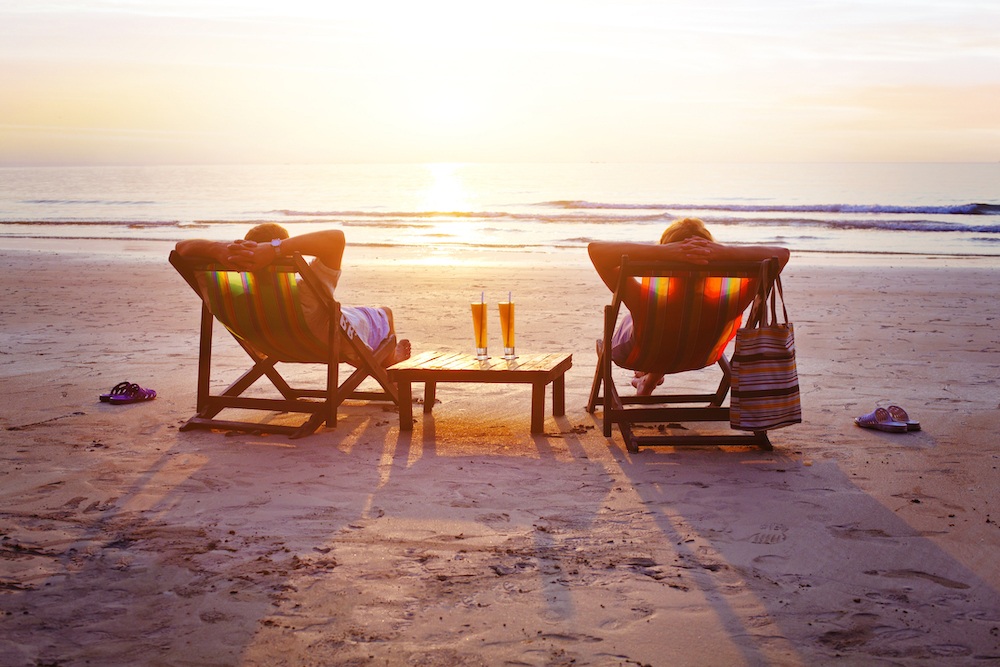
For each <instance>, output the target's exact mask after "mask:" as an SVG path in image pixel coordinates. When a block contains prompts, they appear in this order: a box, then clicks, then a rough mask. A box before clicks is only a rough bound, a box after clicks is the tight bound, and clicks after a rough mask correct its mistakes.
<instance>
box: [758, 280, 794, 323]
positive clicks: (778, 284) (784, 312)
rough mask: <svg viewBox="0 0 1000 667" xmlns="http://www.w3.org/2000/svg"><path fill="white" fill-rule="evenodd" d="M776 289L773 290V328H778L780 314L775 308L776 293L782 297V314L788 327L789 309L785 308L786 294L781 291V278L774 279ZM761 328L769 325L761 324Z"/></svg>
mask: <svg viewBox="0 0 1000 667" xmlns="http://www.w3.org/2000/svg"><path fill="white" fill-rule="evenodd" d="M774 287H775V289H773V290H771V326H778V312H777V309H776V308H775V293H777V295H778V296H780V297H781V314H782V315H784V317H785V321H784V325H785V326H788V309H787V308H785V293H784V291H783V290H782V289H781V276H775V277H774ZM761 326H767V323H766V322H765V323H763V324H761Z"/></svg>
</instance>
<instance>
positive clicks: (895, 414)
mask: <svg viewBox="0 0 1000 667" xmlns="http://www.w3.org/2000/svg"><path fill="white" fill-rule="evenodd" d="M886 410H888V412H889V416H890V417H892V420H893V421H897V422H902V423H903V424H906V430H907V431H919V430H920V422H918V421H915V420H913V419H910V415H908V414H906V410H904V409H903V408H901V407H899V406H898V405H890V406H889V407H887V408H886Z"/></svg>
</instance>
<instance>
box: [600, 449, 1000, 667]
mask: <svg viewBox="0 0 1000 667" xmlns="http://www.w3.org/2000/svg"><path fill="white" fill-rule="evenodd" d="M616 458H617V460H618V461H619V463H620V465H621V468H622V470H623V471H624V473H625V474H626V475H627V477H628V478H629V479H630V480H631V482H632V485H633V487H634V489H635V491H636V492H637V494H638V496H639V497H640V498H641V501H642V503H643V504H644V505H645V507H646V508H647V510H648V511H649V513H650V516H652V517H655V522H656V525H657V526H658V527H659V529H660V530H661V531H662V532H663V534H664V535H665V536H666V537H667V539H668V540H669V541H670V542H671V543H672V544H673V545H674V548H675V549H676V558H675V561H674V563H673V564H672V566H668V567H667V568H660V570H663V569H666V570H667V572H668V573H670V574H671V575H672V574H673V573H674V572H677V571H679V572H681V573H683V575H684V577H685V578H689V579H690V580H692V581H693V582H694V583H695V586H696V588H697V589H698V590H700V591H701V593H702V594H703V595H704V597H705V599H706V600H707V601H708V603H709V604H710V606H711V610H712V612H713V614H714V616H715V617H716V620H717V622H718V623H720V624H721V625H722V627H723V628H724V629H725V632H726V634H727V635H728V638H727V639H728V641H729V642H731V643H732V644H733V645H735V646H736V647H738V650H739V652H740V653H741V654H742V658H743V660H745V661H746V662H747V663H748V664H773V663H775V662H777V663H784V662H785V661H786V660H788V659H789V658H793V657H797V660H801V661H802V662H803V663H805V664H819V663H827V662H832V661H834V660H836V659H838V658H847V659H853V660H855V661H861V663H858V664H900V662H899V661H901V660H902V661H904V662H907V661H910V660H913V661H920V662H923V661H931V662H934V661H940V660H944V659H955V658H958V659H962V660H968V661H975V662H976V663H977V664H978V663H979V662H980V661H981V660H998V659H1000V648H998V631H997V626H998V624H1000V595H998V593H997V591H995V590H994V589H993V588H991V587H990V585H989V584H988V583H986V582H984V581H983V579H981V578H980V577H979V576H978V575H977V574H976V573H975V572H973V571H971V570H969V569H968V568H967V567H965V566H964V565H962V564H961V563H960V562H958V561H957V560H956V559H955V558H953V557H952V556H951V555H949V554H948V553H946V552H945V551H944V550H943V549H942V548H940V547H939V546H938V545H937V544H936V543H935V542H934V539H933V538H934V537H935V536H934V535H927V534H921V533H920V532H918V531H917V530H915V529H914V528H912V527H911V526H910V525H908V524H907V523H906V522H905V521H903V520H901V519H900V518H899V517H898V516H897V515H896V514H895V513H894V512H893V510H892V509H890V508H888V507H886V506H885V505H883V504H881V503H880V502H878V501H877V500H875V499H874V498H872V497H871V496H870V495H869V494H867V493H866V492H865V491H863V490H861V489H860V488H858V486H856V485H855V484H854V483H853V482H852V481H851V479H849V478H848V476H847V475H845V474H844V472H843V471H842V470H841V469H840V467H839V466H838V464H837V462H836V461H835V460H825V461H817V462H816V464H815V465H811V466H805V465H803V462H802V458H801V457H800V456H795V455H787V454H783V453H782V452H780V451H775V452H773V453H767V454H761V453H757V452H752V451H751V452H743V451H722V450H717V449H712V448H707V449H694V450H687V451H680V452H676V453H675V452H664V451H662V450H661V451H654V450H642V451H641V452H640V453H639V454H636V455H626V454H625V453H624V452H622V451H621V450H618V454H617V456H616ZM906 502H908V501H907V500H906V499H900V500H899V504H900V505H902V504H904V503H906ZM918 502H919V501H918ZM924 502H928V501H927V500H926V499H925V501H924ZM932 502H938V503H940V504H941V508H940V509H941V511H942V512H943V513H944V515H947V514H949V513H950V514H951V515H952V516H954V514H955V513H956V512H958V513H959V514H961V513H962V512H961V510H959V509H957V507H956V506H949V505H948V501H947V500H944V501H941V500H937V499H935V500H933V501H932ZM797 660H796V661H797ZM883 661H884V662H883ZM852 664H855V663H852Z"/></svg>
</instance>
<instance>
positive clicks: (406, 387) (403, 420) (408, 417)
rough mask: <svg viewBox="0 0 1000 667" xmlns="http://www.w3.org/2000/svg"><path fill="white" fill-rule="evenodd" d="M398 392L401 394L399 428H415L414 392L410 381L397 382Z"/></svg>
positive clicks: (408, 429) (405, 429) (409, 429)
mask: <svg viewBox="0 0 1000 667" xmlns="http://www.w3.org/2000/svg"><path fill="white" fill-rule="evenodd" d="M396 392H397V395H398V396H399V430H400V431H412V430H413V394H412V387H411V386H410V381H409V380H405V381H402V380H401V381H399V382H397V383H396Z"/></svg>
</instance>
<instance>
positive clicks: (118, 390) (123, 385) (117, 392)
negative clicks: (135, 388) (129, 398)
mask: <svg viewBox="0 0 1000 667" xmlns="http://www.w3.org/2000/svg"><path fill="white" fill-rule="evenodd" d="M130 384H131V382H129V381H128V380H125V381H124V382H119V383H118V384H116V385H115V386H114V387H112V388H111V391H110V392H108V393H107V394H101V403H110V402H111V397H112V396H121V395H122V394H124V393H125V391H126V390H127V389H128V388H129V385H130Z"/></svg>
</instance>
